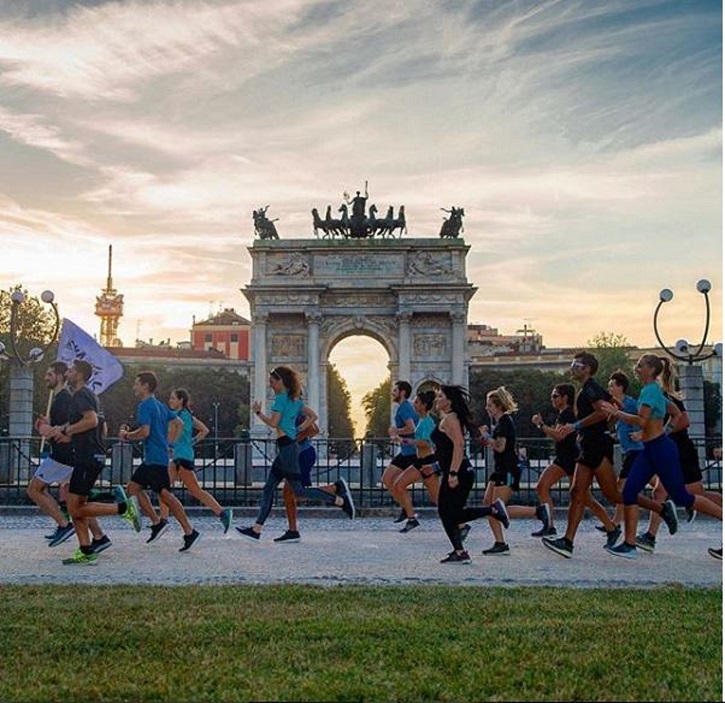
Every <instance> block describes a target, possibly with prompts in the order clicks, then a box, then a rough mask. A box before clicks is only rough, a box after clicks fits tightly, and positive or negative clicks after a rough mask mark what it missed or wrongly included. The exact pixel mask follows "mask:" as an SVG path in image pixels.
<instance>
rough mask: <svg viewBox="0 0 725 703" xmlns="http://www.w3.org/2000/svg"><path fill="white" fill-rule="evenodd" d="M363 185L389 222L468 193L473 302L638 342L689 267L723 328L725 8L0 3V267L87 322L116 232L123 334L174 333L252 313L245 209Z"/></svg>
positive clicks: (554, 3)
mask: <svg viewBox="0 0 725 703" xmlns="http://www.w3.org/2000/svg"><path fill="white" fill-rule="evenodd" d="M366 180H367V181H368V182H369V192H370V200H369V201H368V203H371V202H375V203H377V204H378V209H379V210H383V212H384V211H385V209H386V208H387V205H389V204H393V205H395V206H396V210H397V207H398V206H399V205H401V204H404V205H405V208H406V215H407V221H408V234H407V235H404V236H407V237H437V236H438V231H439V229H440V224H441V221H442V217H443V216H444V213H442V212H441V210H440V208H442V207H445V208H450V206H451V205H455V206H457V207H464V208H465V213H466V215H465V218H464V228H465V229H464V233H463V238H464V239H465V241H466V243H467V244H469V245H470V246H471V250H470V252H469V255H468V260H467V262H468V264H467V265H468V269H467V272H468V277H469V280H470V282H471V283H473V284H474V285H475V286H477V287H478V292H477V293H476V295H475V296H474V298H473V299H472V300H471V303H470V307H469V322H471V323H484V324H488V325H491V326H493V327H496V328H498V329H499V330H500V331H501V332H502V333H505V334H510V333H513V332H515V331H516V330H518V329H521V328H522V327H523V325H524V324H527V325H528V326H529V327H533V328H535V329H536V331H537V332H539V333H540V334H542V335H543V338H544V344H545V345H546V346H547V347H560V346H577V345H581V344H584V343H585V342H586V340H588V339H590V338H592V337H593V336H594V335H596V334H597V333H598V332H600V331H612V332H615V333H618V334H622V335H624V336H625V337H626V338H627V339H628V340H629V341H630V342H632V343H634V344H638V345H640V346H650V345H654V344H655V339H654V333H653V329H652V314H653V311H654V307H655V305H656V304H657V301H658V294H659V291H660V289H662V288H664V287H669V288H671V289H672V290H673V291H674V292H675V298H674V300H673V302H671V303H669V304H668V305H667V306H666V308H665V309H664V310H663V311H662V313H661V316H660V331H661V333H662V336H663V338H664V340H665V341H666V342H669V343H670V344H674V342H675V340H676V339H678V338H680V337H686V338H689V339H692V340H695V339H697V340H699V338H700V336H701V335H702V330H703V322H704V305H703V301H702V297H701V296H700V295H699V294H698V293H697V292H696V290H695V283H696V282H697V281H698V280H699V279H701V278H707V279H710V280H711V281H712V283H713V291H712V296H711V302H712V305H713V322H712V325H711V333H710V335H709V337H710V340H712V341H717V340H720V339H721V337H722V305H721V300H722V235H721V232H722V229H721V228H722V221H723V220H722V8H721V5H720V3H718V2H713V1H712V0H705V1H703V2H694V1H693V2H688V1H687V0H674V1H672V2H665V1H659V0H638V1H637V2H631V1H630V0H595V1H592V0H582V1H581V2H578V1H577V0H561V1H558V0H551V1H548V2H547V1H543V0H542V1H538V2H525V1H518V0H513V1H511V2H493V1H480V2H474V1H471V2H463V1H462V0H457V1H456V0H450V1H447V2H443V1H441V0H438V1H435V2H429V1H427V0H411V1H406V2H394V1H392V0H384V1H383V0H381V1H377V0H366V2H353V1H347V0H344V1H340V2H337V1H330V0H325V1H323V2H315V1H314V0H304V1H303V0H249V1H242V2H231V1H228V0H227V1H223V0H218V1H216V0H204V1H202V0H173V1H172V0H168V1H154V0H150V1H145V0H144V1H134V0H129V1H127V2H103V1H101V0H97V1H93V2H91V1H85V2H83V1H74V2H69V1H65V0H25V1H24V2H17V1H15V0H0V237H1V240H0V241H1V242H2V252H3V254H4V255H3V256H0V286H2V287H3V288H4V289H8V288H9V287H11V286H12V285H14V284H16V283H22V284H23V285H24V286H26V287H27V288H28V290H29V291H30V293H31V294H35V295H39V294H40V292H41V291H42V290H44V289H46V288H50V289H52V290H53V291H54V292H55V293H56V296H57V301H58V303H59V306H60V312H61V314H62V315H63V316H66V317H69V318H70V319H72V320H73V321H74V322H76V323H77V324H79V325H81V326H83V327H84V328H86V329H87V330H88V331H90V332H91V333H97V332H98V327H99V324H98V319H97V318H96V317H95V316H94V314H93V306H94V303H95V296H96V295H98V294H99V292H100V290H101V288H102V287H103V286H104V285H105V279H106V258H107V248H108V245H109V244H113V250H114V266H113V279H114V284H115V286H116V288H117V289H118V290H119V292H121V293H123V294H124V297H125V316H124V318H123V320H122V322H121V325H120V335H119V336H120V337H121V339H122V340H123V341H124V343H125V344H127V345H132V344H133V342H134V340H135V339H136V338H137V337H140V338H142V339H145V340H148V339H149V338H153V339H154V340H155V341H158V340H161V339H166V338H170V339H171V340H172V341H180V340H186V339H188V338H189V328H190V326H191V322H192V317H193V316H196V319H197V320H199V319H203V318H205V317H207V316H208V315H209V313H210V312H216V311H217V310H218V309H219V308H221V307H233V308H235V309H236V310H237V311H238V312H239V313H241V314H243V315H248V313H249V310H248V306H247V302H246V299H245V298H244V296H243V295H242V294H241V292H240V289H241V288H243V287H244V286H245V285H246V284H247V283H248V282H249V280H250V277H251V271H250V267H251V259H250V256H249V254H248V252H247V247H248V246H250V245H251V244H252V242H253V238H254V235H253V225H252V211H253V210H254V209H256V208H259V207H262V206H264V205H267V204H269V206H270V207H269V211H268V215H269V216H270V217H276V218H279V219H278V221H277V223H276V226H277V228H278V231H279V232H280V236H281V237H282V238H284V239H297V238H307V237H312V236H313V232H312V224H311V222H312V220H311V215H310V211H311V209H312V208H313V207H317V208H318V209H319V210H321V212H324V208H325V207H326V206H327V204H335V205H336V204H339V203H340V202H341V201H342V194H343V192H344V191H348V192H354V191H355V190H357V189H362V187H363V185H364V182H365V181H366ZM380 349H382V348H381V347H380ZM340 353H341V354H342V351H341V352H340ZM342 355H343V356H346V355H347V356H348V357H349V358H350V359H352V360H353V361H354V359H355V357H356V352H355V348H354V347H352V348H350V349H349V350H348V352H345V354H342ZM351 363H352V362H351ZM382 363H387V359H386V360H384V361H383V362H382ZM364 366H369V364H364ZM378 376H380V373H379V372H378Z"/></svg>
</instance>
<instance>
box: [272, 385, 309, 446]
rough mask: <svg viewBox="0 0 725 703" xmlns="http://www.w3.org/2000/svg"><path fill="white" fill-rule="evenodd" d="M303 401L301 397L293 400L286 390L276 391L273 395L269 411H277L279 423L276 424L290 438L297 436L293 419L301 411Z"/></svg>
mask: <svg viewBox="0 0 725 703" xmlns="http://www.w3.org/2000/svg"><path fill="white" fill-rule="evenodd" d="M304 405H305V404H304V403H303V402H302V399H301V398H298V399H297V400H293V399H292V398H290V397H289V395H288V394H287V391H283V392H282V393H277V395H276V396H274V403H272V408H271V412H273V413H279V414H280V418H279V424H278V425H277V426H278V427H279V429H280V430H282V432H284V433H285V434H286V435H287V436H288V437H289V438H290V439H295V438H296V437H297V429H296V426H295V420H296V419H297V416H298V415H299V414H300V413H301V412H302V408H303V407H304Z"/></svg>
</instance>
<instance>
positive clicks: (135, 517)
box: [121, 496, 141, 532]
mask: <svg viewBox="0 0 725 703" xmlns="http://www.w3.org/2000/svg"><path fill="white" fill-rule="evenodd" d="M121 517H122V518H123V519H124V520H128V521H129V522H130V523H131V524H132V525H133V529H134V530H136V532H141V508H139V506H138V499H137V498H136V496H131V497H130V498H129V499H128V500H127V501H126V512H125V513H123V515H121Z"/></svg>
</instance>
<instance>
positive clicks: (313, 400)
mask: <svg viewBox="0 0 725 703" xmlns="http://www.w3.org/2000/svg"><path fill="white" fill-rule="evenodd" d="M305 317H306V318H307V404H308V405H309V406H310V407H311V408H312V409H313V410H314V411H315V412H316V413H317V414H318V415H319V414H320V410H321V408H320V322H321V321H322V316H321V315H320V313H319V312H312V313H307V315H306V316H305Z"/></svg>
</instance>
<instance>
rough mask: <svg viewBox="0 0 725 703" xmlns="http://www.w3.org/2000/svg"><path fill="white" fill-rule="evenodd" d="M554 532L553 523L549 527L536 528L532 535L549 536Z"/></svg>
mask: <svg viewBox="0 0 725 703" xmlns="http://www.w3.org/2000/svg"><path fill="white" fill-rule="evenodd" d="M555 534H556V527H554V526H553V525H552V526H551V527H542V528H541V529H540V530H536V532H532V533H531V536H532V537H551V536H552V535H555Z"/></svg>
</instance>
